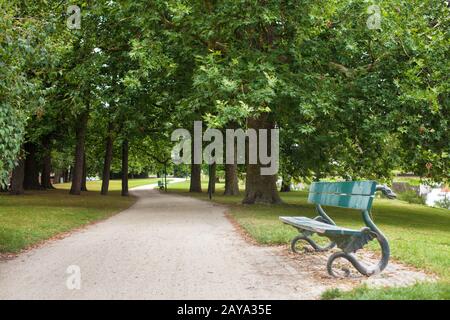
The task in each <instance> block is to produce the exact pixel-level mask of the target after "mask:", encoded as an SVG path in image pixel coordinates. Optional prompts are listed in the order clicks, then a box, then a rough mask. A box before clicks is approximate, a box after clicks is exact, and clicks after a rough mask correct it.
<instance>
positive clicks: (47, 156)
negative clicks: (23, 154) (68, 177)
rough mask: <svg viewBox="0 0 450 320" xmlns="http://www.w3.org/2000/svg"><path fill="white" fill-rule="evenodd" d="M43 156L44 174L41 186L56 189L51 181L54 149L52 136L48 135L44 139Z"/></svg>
mask: <svg viewBox="0 0 450 320" xmlns="http://www.w3.org/2000/svg"><path fill="white" fill-rule="evenodd" d="M42 147H43V149H44V150H43V157H42V174H41V186H42V188H44V189H54V187H53V185H52V181H51V172H52V155H51V152H52V149H51V141H50V137H49V136H46V137H44V138H43V139H42Z"/></svg>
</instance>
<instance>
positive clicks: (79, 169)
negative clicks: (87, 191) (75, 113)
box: [69, 111, 89, 195]
mask: <svg viewBox="0 0 450 320" xmlns="http://www.w3.org/2000/svg"><path fill="white" fill-rule="evenodd" d="M88 117H89V113H88V112H87V111H86V112H84V113H83V114H81V115H80V118H79V119H78V123H77V126H76V129H75V135H76V141H77V142H76V146H75V165H74V167H73V169H72V170H73V174H72V186H71V188H70V192H69V193H70V194H73V195H80V194H81V180H82V179H83V163H84V145H85V141H86V130H87V122H88Z"/></svg>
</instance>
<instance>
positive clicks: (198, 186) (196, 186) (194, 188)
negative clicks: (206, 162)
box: [189, 164, 202, 192]
mask: <svg viewBox="0 0 450 320" xmlns="http://www.w3.org/2000/svg"><path fill="white" fill-rule="evenodd" d="M201 173H202V166H201V165H200V164H191V184H190V187H189V192H202V183H201Z"/></svg>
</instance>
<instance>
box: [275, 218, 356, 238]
mask: <svg viewBox="0 0 450 320" xmlns="http://www.w3.org/2000/svg"><path fill="white" fill-rule="evenodd" d="M280 220H281V221H282V222H283V223H286V224H289V225H291V226H294V227H296V228H300V229H304V230H308V231H312V232H316V233H320V234H332V235H349V236H353V235H361V231H359V230H352V229H348V228H342V227H338V226H335V225H332V224H328V223H323V222H320V221H317V220H314V219H310V218H307V217H280Z"/></svg>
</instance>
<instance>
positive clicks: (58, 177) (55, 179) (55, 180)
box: [53, 171, 61, 184]
mask: <svg viewBox="0 0 450 320" xmlns="http://www.w3.org/2000/svg"><path fill="white" fill-rule="evenodd" d="M60 180H61V172H60V171H55V174H54V176H53V184H58V183H59V181H60Z"/></svg>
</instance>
